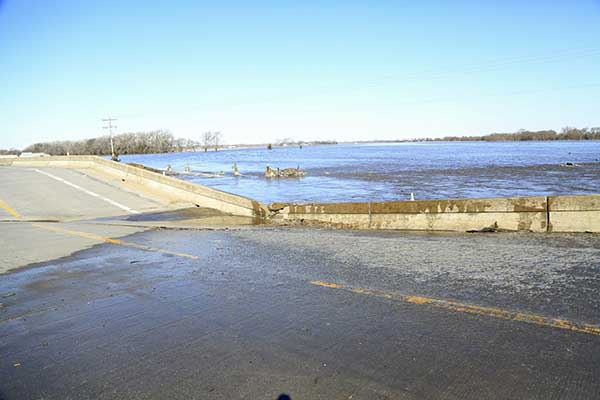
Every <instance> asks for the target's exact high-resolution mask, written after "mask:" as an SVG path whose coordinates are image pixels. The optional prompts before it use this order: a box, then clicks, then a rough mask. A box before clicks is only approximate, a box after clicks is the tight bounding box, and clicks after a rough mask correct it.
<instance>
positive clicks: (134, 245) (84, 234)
mask: <svg viewBox="0 0 600 400" xmlns="http://www.w3.org/2000/svg"><path fill="white" fill-rule="evenodd" d="M31 225H33V226H35V227H36V228H40V229H45V230H47V231H51V232H56V233H62V234H65V235H70V236H79V237H83V238H86V239H92V240H96V241H99V242H104V243H110V244H117V245H119V246H125V247H132V248H135V249H140V250H146V251H153V252H157V253H164V254H171V255H174V256H179V257H185V258H190V259H192V260H197V259H198V258H200V257H198V256H194V255H192V254H187V253H178V252H176V251H171V250H167V249H161V248H159V247H150V246H144V245H142V244H137V243H131V242H125V241H123V240H120V239H113V238H109V237H104V236H98V235H94V234H92V233H87V232H81V231H72V230H68V229H63V228H59V227H57V226H48V225H41V224H31Z"/></svg>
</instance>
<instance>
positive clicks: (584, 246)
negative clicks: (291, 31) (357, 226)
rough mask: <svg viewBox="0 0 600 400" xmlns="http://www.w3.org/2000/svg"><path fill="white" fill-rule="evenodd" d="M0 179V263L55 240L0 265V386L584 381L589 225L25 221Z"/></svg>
mask: <svg viewBox="0 0 600 400" xmlns="http://www.w3.org/2000/svg"><path fill="white" fill-rule="evenodd" d="M5 171H6V170H3V169H0V178H5V177H6V176H7V173H6V172H5ZM49 172H50V173H52V174H56V175H58V174H61V173H62V171H58V170H55V171H49ZM10 173H11V174H15V175H14V176H13V178H16V177H17V176H19V171H15V170H11V171H10ZM37 174H38V175H41V176H45V175H43V174H39V173H37ZM61 176H62V175H61ZM46 178H48V179H52V178H49V177H46ZM63 178H64V179H67V178H72V177H66V176H63ZM15 180H16V179H13V181H15ZM54 181H55V182H56V183H61V182H59V181H56V180H54ZM40 182H41V184H45V182H46V181H40ZM38 183H39V182H38ZM77 184H78V185H79V186H81V187H83V188H87V189H88V190H91V191H94V189H95V191H99V189H98V188H91V187H90V188H88V187H87V186H86V185H87V184H86V181H85V180H83V181H82V182H79V183H77ZM63 186H66V187H67V188H69V189H68V190H69V192H66V193H70V190H71V189H74V188H73V187H70V186H69V185H64V184H63ZM63 186H60V185H57V186H55V187H54V190H53V191H52V193H53V195H55V196H62V195H64V194H65V192H64V191H65V190H67V189H66V188H65V187H63ZM5 188H6V187H5V186H2V191H1V192H0V200H2V201H3V203H2V206H3V207H2V211H0V213H4V214H3V216H4V217H3V218H4V221H5V222H1V223H0V229H1V230H0V239H1V240H2V243H1V245H2V249H3V251H2V252H1V253H0V254H1V255H0V260H1V261H2V262H3V263H5V264H9V263H13V262H16V263H21V264H23V263H24V261H21V258H20V257H21V256H18V257H15V254H20V253H18V251H23V250H22V249H28V251H33V252H34V253H36V252H39V253H40V254H45V257H46V258H48V257H50V258H52V257H57V254H58V253H61V254H62V253H66V254H63V255H62V256H61V258H53V259H49V260H46V261H44V262H40V263H36V264H32V265H31V264H30V265H27V266H22V267H21V268H19V269H16V270H13V271H11V272H10V273H7V274H5V275H0V295H2V296H6V297H0V302H1V303H3V306H2V307H1V308H0V398H1V399H30V398H31V399H42V398H43V399H162V398H173V399H211V398H214V399H221V398H223V399H225V398H227V399H230V398H246V399H276V398H277V397H278V396H279V395H280V394H282V393H286V394H288V395H289V396H290V397H291V398H292V399H482V398H486V399H487V398H492V399H493V398H499V399H519V398H522V399H549V398H552V399H562V398H564V399H594V398H598V394H599V393H600V330H598V326H597V324H598V323H599V322H600V299H599V296H598V293H600V292H599V290H600V237H599V236H598V235H584V234H582V235H554V234H550V235H538V234H465V235H462V234H435V235H433V234H416V233H395V232H388V233H381V232H379V233H377V232H348V231H331V230H314V229H300V228H274V227H268V226H266V227H233V226H232V227H230V229H227V230H226V229H224V228H222V229H212V230H178V229H177V230H176V229H161V230H155V229H148V227H143V226H131V225H127V224H125V225H123V224H119V223H118V220H117V219H115V221H117V222H114V221H113V223H110V224H104V223H98V221H92V222H88V221H81V220H76V218H70V216H72V215H80V214H82V213H80V211H79V207H82V208H83V207H87V205H83V204H80V203H79V202H78V201H75V200H72V202H71V203H69V208H68V210H63V209H61V207H60V204H59V203H60V202H58V203H57V205H56V210H53V211H52V213H54V214H58V215H59V216H63V217H64V216H66V217H65V218H64V221H63V222H39V221H38V222H29V221H30V220H31V218H29V215H28V214H31V216H35V217H36V218H37V219H38V220H40V219H43V218H41V217H47V215H46V214H48V215H49V214H50V213H44V212H39V211H38V210H43V209H44V208H43V205H40V206H37V203H35V202H33V201H31V202H30V203H24V202H23V201H22V200H20V199H19V196H25V197H27V193H26V188H23V187H22V186H16V187H13V188H11V192H10V193H9V192H7V191H6V189H5ZM105 189H106V192H104V193H103V194H102V195H103V196H104V197H106V198H108V199H113V197H114V196H113V194H114V193H113V191H111V190H110V188H105ZM15 193H17V194H18V195H17V194H15ZM19 193H20V194H19ZM88 197H89V195H88ZM83 199H85V201H87V200H89V199H88V198H86V197H83ZM113 200H114V199H113ZM115 201H116V202H118V203H119V204H122V205H124V206H126V207H129V208H131V209H134V210H135V211H140V212H142V211H146V210H137V209H138V208H142V209H143V207H140V205H141V202H144V201H149V199H144V198H141V199H137V198H135V197H132V198H119V199H118V200H115ZM103 202H104V203H105V204H106V208H103V210H105V211H106V212H102V215H97V216H102V217H104V218H107V217H116V216H119V215H123V214H124V211H125V210H123V209H120V208H119V207H115V206H114V205H112V206H113V207H114V208H117V209H116V210H115V209H113V208H110V206H111V204H110V202H106V201H103ZM28 204H29V205H28ZM150 205H151V206H152V204H150ZM36 207H37V208H36ZM99 207H103V206H100V205H99ZM160 207H161V206H160V205H157V206H156V207H149V208H148V210H149V211H156V210H158V209H159V208H160ZM86 212H88V210H86ZM13 213H16V215H15V214H13ZM125 214H127V213H125ZM139 215H143V214H138V217H136V219H135V220H136V221H139V220H140V219H143V218H141V217H140V216H139ZM57 220H60V219H57ZM9 221H10V222H9ZM61 221H62V220H61ZM35 225H43V226H44V228H40V227H39V226H35ZM17 232H19V233H17ZM34 232H36V233H34ZM35 234H37V235H39V236H38V237H35V236H32V235H35ZM19 235H20V237H21V239H20V240H16V239H14V237H16V236H19ZM86 235H87V237H86ZM26 237H30V238H31V240H29V241H26V242H24V241H23V238H26ZM116 237H119V239H114V238H116ZM48 240H50V242H48ZM48 247H54V248H57V249H59V250H60V251H54V253H56V254H54V253H53V252H52V251H50V250H48ZM72 251H75V253H73V254H70V253H71V252H72ZM23 257H24V256H23ZM31 258H32V259H36V256H31ZM11 260H12V261H11Z"/></svg>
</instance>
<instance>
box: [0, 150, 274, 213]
mask: <svg viewBox="0 0 600 400" xmlns="http://www.w3.org/2000/svg"><path fill="white" fill-rule="evenodd" d="M0 165H14V166H25V167H63V168H82V169H84V168H92V169H95V170H97V171H100V172H103V173H106V174H109V175H112V176H116V177H118V178H120V179H122V180H127V181H130V182H134V183H137V184H140V185H143V186H145V187H147V188H149V189H150V190H153V191H157V192H161V193H162V194H164V195H166V196H167V197H170V198H173V199H176V200H178V201H183V202H189V203H191V205H192V204H195V205H197V206H200V207H206V208H212V209H216V210H220V211H223V212H226V213H230V214H232V215H237V216H244V217H252V218H255V219H257V222H258V220H260V221H262V220H264V218H265V217H266V216H267V209H266V208H265V207H264V206H263V205H261V204H260V203H259V202H257V201H255V200H252V199H249V198H246V197H243V196H238V195H235V194H231V193H227V192H223V191H220V190H216V189H211V188H209V187H206V186H202V185H197V184H194V183H190V182H186V181H183V180H180V179H176V178H173V177H171V176H165V175H162V174H159V173H156V172H152V171H149V170H146V169H143V168H138V167H134V166H131V165H127V164H122V163H118V162H114V161H111V160H107V159H104V158H101V157H97V156H51V157H32V158H12V159H8V158H4V159H0Z"/></svg>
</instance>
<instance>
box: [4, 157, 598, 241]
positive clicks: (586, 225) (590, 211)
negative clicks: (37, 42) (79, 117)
mask: <svg viewBox="0 0 600 400" xmlns="http://www.w3.org/2000/svg"><path fill="white" fill-rule="evenodd" d="M0 165H20V166H30V167H64V168H82V169H83V168H91V169H94V170H96V171H101V172H102V173H104V174H109V175H111V176H114V177H117V178H119V179H120V180H123V181H129V182H135V183H136V184H138V185H143V186H144V187H146V188H149V189H151V190H153V191H157V192H161V193H163V194H164V195H166V196H168V197H171V198H173V199H176V200H178V201H184V202H189V203H191V204H196V205H198V206H201V207H207V208H213V209H216V210H220V211H223V212H227V213H230V214H233V215H239V216H245V217H252V218H255V219H256V221H257V222H260V221H265V220H267V219H269V220H270V221H271V222H273V223H279V224H286V223H300V224H311V223H314V224H325V225H334V226H338V227H343V228H353V229H398V230H423V231H458V232H465V231H485V230H499V231H502V230H504V231H531V232H600V195H583V196H550V197H543V196H537V197H517V198H495V199H458V200H419V201H389V202H365V203H312V204H289V203H273V204H271V205H270V206H269V209H267V208H265V207H264V206H263V205H261V204H260V203H258V202H257V201H254V200H252V199H249V198H246V197H242V196H238V195H234V194H231V193H226V192H222V191H219V190H215V189H211V188H208V187H206V186H201V185H196V184H193V183H190V182H186V181H182V180H179V179H176V178H173V177H170V176H164V175H161V174H157V173H155V172H152V171H148V170H145V169H143V168H138V167H133V166H130V165H126V164H121V163H116V162H113V161H110V160H106V159H104V158H100V157H95V156H54V157H39V158H24V159H23V158H12V159H10V158H8V159H7V158H2V159H0ZM269 210H270V215H269Z"/></svg>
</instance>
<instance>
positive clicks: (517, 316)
mask: <svg viewBox="0 0 600 400" xmlns="http://www.w3.org/2000/svg"><path fill="white" fill-rule="evenodd" d="M310 283H311V284H312V285H315V286H321V287H326V288H329V289H338V290H344V291H348V292H352V293H357V294H363V295H367V296H374V297H381V298H385V299H389V300H394V301H402V302H406V303H412V304H422V305H429V306H432V307H437V308H443V309H446V310H450V311H455V312H462V313H467V314H474V315H482V316H486V317H493V318H499V319H505V320H511V321H520V322H525V323H528V324H534V325H539V326H546V327H551V328H558V329H566V330H569V331H574V332H580V333H587V334H590V335H598V336H600V326H598V325H592V324H580V323H577V322H572V321H568V320H565V319H559V318H548V317H544V316H542V315H537V314H528V313H522V312H516V311H509V310H504V309H501V308H495V307H482V306H477V305H473V304H466V303H459V302H456V301H450V300H442V299H434V298H430V297H422V296H409V295H405V294H401V293H397V292H382V291H379V290H373V289H365V288H354V287H350V286H344V285H340V284H337V283H331V282H322V281H312V282H310Z"/></svg>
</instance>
